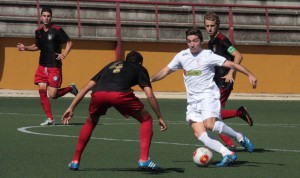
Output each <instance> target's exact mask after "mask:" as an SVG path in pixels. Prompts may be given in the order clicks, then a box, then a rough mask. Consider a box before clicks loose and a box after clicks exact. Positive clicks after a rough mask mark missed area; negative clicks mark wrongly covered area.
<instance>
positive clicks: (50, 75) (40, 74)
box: [34, 65, 62, 88]
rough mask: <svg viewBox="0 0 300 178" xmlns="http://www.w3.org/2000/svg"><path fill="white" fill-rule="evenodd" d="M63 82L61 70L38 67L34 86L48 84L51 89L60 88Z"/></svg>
mask: <svg viewBox="0 0 300 178" xmlns="http://www.w3.org/2000/svg"><path fill="white" fill-rule="evenodd" d="M61 82H62V71H61V68H56V67H43V66H41V65H39V66H38V68H37V70H36V72H35V77H34V84H38V83H47V84H48V86H50V87H55V88H59V87H60V86H61Z"/></svg>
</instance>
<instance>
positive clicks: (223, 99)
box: [220, 88, 232, 107]
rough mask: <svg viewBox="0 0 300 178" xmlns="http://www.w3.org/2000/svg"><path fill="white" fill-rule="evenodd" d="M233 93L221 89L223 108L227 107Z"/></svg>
mask: <svg viewBox="0 0 300 178" xmlns="http://www.w3.org/2000/svg"><path fill="white" fill-rule="evenodd" d="M231 91H232V90H225V89H223V88H220V93H221V97H220V101H221V106H222V107H225V103H226V101H227V100H228V98H229V96H230V93H231Z"/></svg>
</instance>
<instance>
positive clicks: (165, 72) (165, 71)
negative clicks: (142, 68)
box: [150, 66, 173, 82]
mask: <svg viewBox="0 0 300 178" xmlns="http://www.w3.org/2000/svg"><path fill="white" fill-rule="evenodd" d="M172 72H173V71H172V70H171V69H170V68H169V67H168V66H166V67H164V68H163V69H161V70H160V71H158V72H157V73H156V74H154V75H153V76H152V77H151V78H150V81H151V82H156V81H158V80H161V79H163V78H165V77H166V76H167V75H169V74H171V73H172Z"/></svg>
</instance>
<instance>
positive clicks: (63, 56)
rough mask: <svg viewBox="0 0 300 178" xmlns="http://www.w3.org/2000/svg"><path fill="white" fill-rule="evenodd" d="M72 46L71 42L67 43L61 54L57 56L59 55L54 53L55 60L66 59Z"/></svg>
mask: <svg viewBox="0 0 300 178" xmlns="http://www.w3.org/2000/svg"><path fill="white" fill-rule="evenodd" d="M72 45H73V42H72V41H68V42H67V44H66V49H65V50H64V52H63V53H61V54H59V53H56V55H57V58H56V59H57V60H63V59H65V58H66V57H67V55H68V54H69V52H70V51H71V49H72Z"/></svg>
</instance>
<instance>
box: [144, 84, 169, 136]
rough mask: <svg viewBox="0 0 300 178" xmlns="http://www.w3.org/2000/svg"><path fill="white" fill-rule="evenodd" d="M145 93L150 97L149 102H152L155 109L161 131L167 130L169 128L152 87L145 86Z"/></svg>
mask: <svg viewBox="0 0 300 178" xmlns="http://www.w3.org/2000/svg"><path fill="white" fill-rule="evenodd" d="M143 90H144V92H145V94H146V97H147V99H148V102H149V103H150V105H151V107H152V109H153V111H154V112H155V114H156V117H157V119H158V123H159V125H160V130H161V131H165V130H167V125H166V123H165V121H164V119H163V117H162V114H161V112H160V108H159V105H158V102H157V99H156V97H155V95H154V93H153V91H152V89H151V87H144V88H143Z"/></svg>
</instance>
